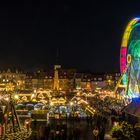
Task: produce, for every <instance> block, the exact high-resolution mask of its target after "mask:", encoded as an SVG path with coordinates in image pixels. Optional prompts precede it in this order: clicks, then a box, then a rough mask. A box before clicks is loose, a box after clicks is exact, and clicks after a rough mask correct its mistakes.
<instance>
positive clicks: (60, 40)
mask: <svg viewBox="0 0 140 140" xmlns="http://www.w3.org/2000/svg"><path fill="white" fill-rule="evenodd" d="M138 15H140V1H139V0H137V1H136V0H135V1H133V0H127V1H126V0H122V1H121V2H119V1H117V0H116V1H113V0H112V2H110V0H105V1H104V2H103V1H100V0H92V1H86V0H85V1H82V0H81V1H78V0H77V1H70V0H69V2H67V3H62V2H56V3H55V1H53V2H52V3H16V4H14V3H12V4H10V3H9V4H8V5H1V6H0V69H6V68H8V67H9V68H20V69H27V70H31V69H35V68H44V69H49V68H52V67H53V65H54V64H55V62H56V54H57V48H58V49H59V62H60V64H61V65H62V67H64V68H77V69H78V70H81V71H85V70H87V71H92V72H115V71H119V53H120V44H121V38H122V34H123V31H124V29H125V26H126V25H127V23H128V21H129V20H130V19H131V18H133V17H136V16H138Z"/></svg>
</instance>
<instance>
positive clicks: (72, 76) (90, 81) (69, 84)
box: [0, 66, 120, 92]
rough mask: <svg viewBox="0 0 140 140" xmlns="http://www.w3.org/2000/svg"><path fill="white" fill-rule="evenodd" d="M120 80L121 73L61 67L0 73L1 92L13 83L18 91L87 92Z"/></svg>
mask: <svg viewBox="0 0 140 140" xmlns="http://www.w3.org/2000/svg"><path fill="white" fill-rule="evenodd" d="M119 78H120V73H115V74H92V73H79V72H77V71H76V69H63V68H62V67H61V66H59V68H56V66H55V68H54V69H52V70H49V71H46V72H44V71H37V72H33V73H22V72H18V71H15V72H13V71H11V70H10V69H8V70H7V71H3V72H0V90H5V88H6V84H8V83H13V85H14V86H15V88H16V89H18V90H30V91H31V90H32V91H33V90H35V89H48V90H59V91H70V92H71V91H74V90H77V89H83V90H87V91H92V90H95V89H96V88H102V87H104V86H106V85H111V84H114V85H116V82H117V81H118V79H119Z"/></svg>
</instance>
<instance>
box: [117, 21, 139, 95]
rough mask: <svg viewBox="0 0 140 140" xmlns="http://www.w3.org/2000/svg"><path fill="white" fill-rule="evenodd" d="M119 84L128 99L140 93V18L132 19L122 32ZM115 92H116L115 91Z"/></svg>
mask: <svg viewBox="0 0 140 140" xmlns="http://www.w3.org/2000/svg"><path fill="white" fill-rule="evenodd" d="M120 71H121V74H122V76H121V78H120V80H119V82H118V84H117V86H116V89H115V90H117V88H118V86H119V85H120V83H121V84H122V85H123V86H124V87H125V93H126V94H127V95H128V96H129V97H134V96H138V95H139V93H140V18H134V19H132V20H131V21H130V22H129V23H128V25H127V27H126V29H125V32H124V35H123V39H122V44H121V50H120ZM115 92H116V91H115Z"/></svg>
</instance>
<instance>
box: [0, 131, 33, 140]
mask: <svg viewBox="0 0 140 140" xmlns="http://www.w3.org/2000/svg"><path fill="white" fill-rule="evenodd" d="M31 133H32V130H31V129H29V131H27V129H25V128H22V129H21V130H20V131H17V132H15V133H9V132H8V133H6V134H5V135H4V136H3V137H1V138H0V140H14V139H16V140H26V139H27V138H29V137H30V136H31Z"/></svg>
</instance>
